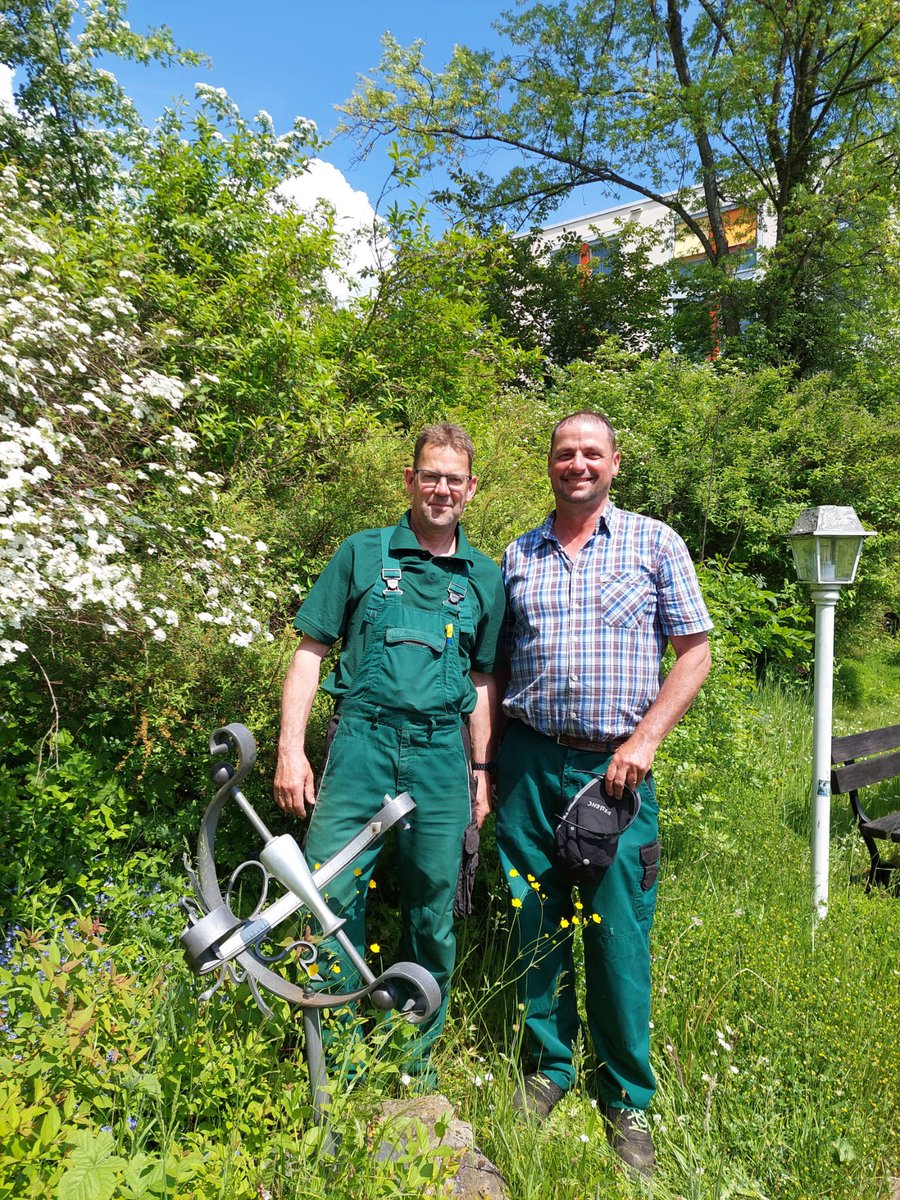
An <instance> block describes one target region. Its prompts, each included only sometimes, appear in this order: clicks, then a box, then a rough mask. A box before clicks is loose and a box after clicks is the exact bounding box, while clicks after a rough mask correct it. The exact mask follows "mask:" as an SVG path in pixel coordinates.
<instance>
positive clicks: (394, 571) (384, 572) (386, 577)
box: [381, 525, 403, 596]
mask: <svg viewBox="0 0 900 1200" xmlns="http://www.w3.org/2000/svg"><path fill="white" fill-rule="evenodd" d="M396 528H397V527H396V525H388V526H387V527H386V528H384V529H382V530H381V578H382V580H383V581H384V588H383V589H382V592H381V594H382V596H391V595H393V596H402V595H403V589H402V588H401V586H400V580H401V578H402V577H403V572H402V571H401V570H400V568H399V567H398V566H397V564H396V562H395V563H394V565H393V566H391V565H390V563H391V559H390V548H391V535H392V534H393V532H394V530H395V529H396Z"/></svg>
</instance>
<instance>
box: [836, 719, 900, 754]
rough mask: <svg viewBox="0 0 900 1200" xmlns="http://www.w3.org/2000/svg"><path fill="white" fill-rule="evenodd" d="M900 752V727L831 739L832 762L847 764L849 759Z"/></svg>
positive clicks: (892, 726) (888, 727)
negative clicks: (887, 751) (891, 751)
mask: <svg viewBox="0 0 900 1200" xmlns="http://www.w3.org/2000/svg"><path fill="white" fill-rule="evenodd" d="M886 750H900V725H886V726H885V727H884V729H870V730H868V732H867V733H851V734H848V736H847V737H836V738H832V739H831V761H832V762H833V763H845V762H846V761H847V759H848V758H865V757H866V755H868V754H883V753H884V752H885V751H886Z"/></svg>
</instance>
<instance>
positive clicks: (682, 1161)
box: [0, 651, 900, 1200]
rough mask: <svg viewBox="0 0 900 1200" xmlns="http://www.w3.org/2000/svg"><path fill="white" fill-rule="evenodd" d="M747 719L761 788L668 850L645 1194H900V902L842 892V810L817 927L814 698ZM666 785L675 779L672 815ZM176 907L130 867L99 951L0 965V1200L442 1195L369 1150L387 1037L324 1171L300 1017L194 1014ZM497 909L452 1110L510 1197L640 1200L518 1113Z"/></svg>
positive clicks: (48, 954) (881, 682) (465, 968)
mask: <svg viewBox="0 0 900 1200" xmlns="http://www.w3.org/2000/svg"><path fill="white" fill-rule="evenodd" d="M898 694H900V660H898V658H897V656H896V654H895V653H893V651H891V652H889V653H885V654H882V655H880V656H879V657H878V660H877V661H876V662H871V661H869V660H865V661H863V662H861V663H860V665H859V667H858V669H857V672H856V676H855V679H854V680H853V685H852V696H851V697H850V698H849V699H842V698H841V696H840V695H839V696H838V704H837V708H836V727H837V728H838V729H839V730H840V732H849V731H852V730H855V729H862V728H868V727H870V726H872V725H877V724H886V723H888V722H890V721H891V720H896V719H897V712H896V710H895V711H894V712H893V713H891V711H890V701H889V697H894V698H896V696H897V695H898ZM747 723H748V726H749V727H750V728H751V732H752V736H751V741H752V744H753V745H754V747H756V749H757V751H758V752H757V753H756V754H755V759H754V762H753V764H752V769H744V770H741V771H739V772H735V773H734V774H733V775H730V774H727V773H726V774H725V775H724V776H723V778H721V779H720V780H719V781H718V792H719V794H720V795H721V796H723V797H724V800H723V801H722V803H719V804H717V805H715V806H713V807H710V808H706V809H703V808H698V809H697V810H696V812H697V813H698V814H699V815H697V816H696V818H695V819H693V820H684V819H681V820H680V821H679V822H678V823H676V824H673V825H672V828H671V830H670V833H671V835H672V836H670V837H669V838H668V842H667V845H668V857H667V858H666V860H665V862H664V874H663V880H662V887H661V892H660V905H659V909H658V914H657V921H656V927H655V931H654V943H653V945H654V972H655V979H654V989H655V994H654V1029H653V1051H654V1062H655V1066H656V1069H657V1073H658V1078H659V1091H658V1094H657V1098H656V1102H655V1105H654V1109H653V1113H652V1123H653V1129H654V1134H655V1141H656V1145H657V1149H658V1158H659V1171H658V1175H657V1177H656V1179H655V1180H654V1183H653V1188H652V1194H653V1195H654V1196H657V1197H659V1198H660V1200H675V1198H684V1200H730V1198H732V1197H747V1198H756V1200H761V1198H766V1200H803V1198H806V1197H810V1198H812V1197H816V1198H818V1197H829V1198H831V1200H886V1198H887V1197H888V1196H889V1195H890V1186H891V1185H890V1180H891V1178H892V1176H896V1175H900V1156H898V1144H900V1121H898V1113H900V1072H898V1060H897V1048H896V1030H897V1029H898V1028H900V960H898V955H897V946H898V945H900V900H898V899H895V898H892V897H891V896H890V895H888V894H886V893H884V892H879V893H875V894H872V895H866V894H864V892H863V891H862V888H861V887H860V886H859V885H858V884H857V883H853V882H852V881H851V879H852V876H853V875H854V874H858V873H859V871H860V870H861V869H862V867H863V865H864V861H865V852H864V849H863V848H862V844H861V839H859V837H858V835H856V834H855V833H854V832H853V831H852V829H851V828H850V822H849V818H848V814H847V811H846V810H845V802H844V801H843V800H842V799H841V800H838V799H836V801H835V807H834V822H833V843H832V868H831V898H830V908H829V913H828V917H827V919H826V920H825V921H824V922H823V923H822V924H821V925H820V926H819V927H818V928H817V929H816V930H815V931H814V930H813V927H812V921H811V911H812V904H811V884H810V855H809V848H808V832H807V831H808V821H809V798H808V792H809V778H808V776H809V768H808V763H809V742H810V726H811V714H810V710H809V704H808V699H807V697H805V696H802V695H799V694H797V693H793V692H790V691H784V690H779V689H777V688H774V687H771V688H770V687H766V688H763V689H761V690H760V692H759V693H758V695H757V696H756V698H755V712H754V713H752V714H749V713H748V716H747ZM669 788H670V810H671V811H672V812H673V813H674V811H675V809H674V805H675V802H676V801H678V802H679V803H681V801H680V800H679V798H678V797H677V796H674V795H673V794H672V793H673V785H672V784H671V782H670V784H669ZM666 789H667V781H666V778H665V777H664V778H662V779H661V780H660V792H661V796H662V804H663V811H664V814H665V808H666V794H667V792H666ZM889 800H890V797H889V796H888V797H887V798H886V799H884V798H883V800H882V802H884V803H887V802H889ZM680 811H682V812H687V813H691V812H693V811H694V810H693V809H692V808H691V805H690V804H682V807H681V810H680ZM663 833H664V837H665V833H666V829H665V825H664V830H663ZM857 843H859V845H857ZM154 874H161V878H162V886H161V889H160V890H159V891H158V892H154V891H153V890H152V885H151V884H150V879H151V877H152V876H153V875H154ZM179 888H180V882H179V880H178V878H177V877H171V876H168V875H167V874H166V873H165V871H164V870H163V867H162V864H157V868H156V869H155V870H154V869H151V868H150V867H149V866H145V867H144V870H143V878H142V879H139V880H136V881H134V882H132V883H131V884H127V883H126V882H124V881H120V883H119V884H118V885H117V887H116V889H114V890H113V892H112V899H111V901H110V902H109V904H108V906H107V912H106V919H107V922H108V925H109V929H108V930H105V929H103V928H102V927H100V926H98V925H97V924H96V923H94V922H93V920H92V914H87V915H85V916H84V917H83V918H82V919H81V920H80V921H73V920H72V919H71V918H70V917H69V916H68V914H67V915H66V917H65V919H63V916H62V915H60V917H59V918H58V919H55V918H53V916H52V914H43V916H42V920H41V921H40V922H36V923H35V929H34V930H33V931H31V932H30V933H27V934H24V935H20V936H19V937H18V939H17V940H16V941H15V944H12V943H11V944H10V945H9V946H8V948H7V954H6V957H7V958H8V965H7V966H6V967H5V968H2V969H0V988H2V994H3V995H4V997H5V1000H4V1003H5V1005H6V1008H5V1010H4V1011H3V1012H2V1014H0V1015H2V1022H0V1024H2V1031H0V1035H2V1036H4V1037H5V1038H6V1042H5V1044H2V1043H0V1200H13V1198H15V1200H20V1198H24V1197H39V1198H42V1200H43V1198H45V1197H46V1198H47V1200H56V1198H57V1197H59V1200H67V1198H72V1197H76V1196H77V1197H81V1198H82V1200H111V1198H113V1197H115V1198H117V1200H118V1198H119V1197H121V1198H122V1200H139V1198H141V1197H156V1196H160V1197H163V1196H165V1197H171V1198H175V1197H177V1198H179V1200H188V1198H192V1200H212V1198H213V1197H222V1198H227V1200H242V1198H244V1197H247V1198H248V1200H249V1198H250V1197H258V1196H264V1195H266V1194H269V1195H270V1196H271V1197H273V1198H279V1200H300V1198H301V1197H303V1198H304V1200H315V1198H316V1197H320V1196H321V1197H323V1200H324V1198H325V1197H328V1198H329V1200H339V1198H342V1197H348V1198H350V1197H352V1198H353V1200H369V1198H370V1197H371V1198H372V1200H375V1198H379V1200H380V1198H381V1197H401V1196H410V1197H412V1196H420V1195H423V1194H426V1193H427V1192H428V1189H429V1188H430V1189H431V1194H441V1189H442V1186H443V1185H442V1182H441V1181H442V1180H444V1179H445V1178H446V1177H447V1176H448V1175H449V1174H450V1173H452V1166H453V1164H452V1161H449V1160H446V1159H442V1158H440V1157H435V1156H434V1155H429V1154H428V1153H427V1152H426V1151H425V1150H424V1149H423V1148H422V1146H421V1145H419V1146H417V1145H416V1143H415V1139H413V1143H412V1145H411V1148H410V1152H409V1153H408V1154H407V1155H406V1156H405V1159H403V1160H401V1161H399V1162H397V1163H394V1164H380V1163H377V1162H376V1161H375V1160H374V1157H373V1149H374V1147H375V1145H376V1144H377V1141H378V1134H377V1133H376V1132H375V1130H374V1127H373V1126H372V1124H371V1119H372V1115H373V1113H374V1111H375V1107H376V1105H377V1103H378V1101H379V1100H380V1099H381V1098H382V1096H383V1095H384V1094H385V1093H387V1094H394V1095H400V1094H403V1093H404V1091H405V1089H404V1086H403V1084H402V1082H401V1081H400V1066H399V1065H398V1064H399V1061H400V1060H399V1059H398V1058H397V1057H396V1054H394V1053H393V1052H392V1050H391V1045H390V1043H391V1037H390V1036H387V1035H386V1037H385V1041H386V1043H387V1044H386V1047H385V1050H384V1052H383V1053H382V1054H381V1055H380V1057H378V1058H377V1059H374V1058H373V1060H372V1062H371V1064H370V1068H369V1073H368V1075H367V1077H366V1079H365V1081H364V1082H363V1083H362V1084H359V1085H357V1086H356V1088H355V1089H354V1090H352V1091H351V1092H350V1093H349V1095H343V1094H340V1093H337V1092H336V1095H335V1101H334V1104H333V1108H332V1117H331V1119H332V1124H333V1127H334V1129H335V1130H336V1131H339V1132H340V1135H341V1144H340V1147H339V1150H338V1152H337V1154H336V1156H331V1155H329V1154H328V1153H326V1148H325V1147H324V1145H323V1143H322V1140H321V1133H320V1131H319V1130H317V1129H316V1128H315V1127H313V1126H312V1125H311V1121H310V1109H309V1105H308V1092H307V1086H306V1079H305V1076H304V1071H303V1064H302V1057H301V1054H300V1051H299V1048H298V1045H299V1038H298V1035H297V1021H296V1015H295V1014H294V1015H292V1014H290V1013H287V1012H279V1013H278V1014H277V1015H276V1018H275V1019H274V1020H273V1021H270V1022H268V1023H264V1022H262V1021H261V1020H260V1018H259V1016H258V1014H257V1013H256V1010H255V1008H254V1007H253V1006H252V1004H251V1003H250V1001H249V997H247V996H246V995H245V994H243V993H242V992H238V993H237V1001H236V1002H233V1000H232V999H229V998H226V999H224V1000H222V1001H221V1002H218V1001H213V1002H211V1003H210V1004H208V1005H206V1006H198V1002H197V994H198V992H199V990H200V988H199V986H198V985H197V983H196V981H195V980H194V979H193V978H192V977H191V976H189V975H188V973H187V971H186V969H185V968H184V965H183V963H182V961H181V958H180V955H179V954H178V952H177V949H176V948H175V946H174V939H175V937H176V935H177V932H178V930H179V929H180V925H181V917H180V914H179V912H178V911H177V909H175V908H172V907H170V906H171V905H172V903H173V900H174V898H175V895H176V894H177V891H178V889H179ZM493 891H494V897H493V903H492V904H491V906H490V909H489V911H487V912H485V913H483V914H482V915H481V916H480V917H478V918H475V919H473V920H472V921H470V922H469V923H468V924H467V925H466V927H465V928H464V929H463V930H462V934H461V941H460V950H461V955H460V957H461V968H460V972H459V979H458V983H457V986H456V990H455V993H454V998H453V1003H452V1012H451V1019H450V1022H449V1025H448V1030H447V1033H446V1035H445V1038H444V1040H443V1043H442V1045H441V1047H440V1051H439V1055H438V1067H439V1070H440V1076H441V1090H442V1091H443V1092H444V1094H445V1095H447V1096H448V1098H449V1099H450V1100H451V1101H452V1102H453V1103H454V1105H456V1106H457V1108H458V1109H459V1111H460V1113H461V1115H462V1116H463V1117H464V1118H465V1119H467V1120H469V1121H471V1122H472V1124H473V1126H474V1130H475V1135H476V1139H477V1142H478V1145H479V1147H480V1148H481V1150H482V1151H483V1152H484V1153H485V1154H487V1155H488V1157H489V1158H491V1159H492V1160H493V1161H494V1162H495V1163H496V1164H497V1166H498V1167H499V1169H500V1170H501V1172H502V1173H503V1175H504V1176H505V1177H506V1179H507V1181H508V1185H509V1194H510V1196H512V1197H515V1198H516V1200H547V1197H548V1196H552V1197H553V1200H588V1198H590V1197H600V1196H602V1197H609V1198H612V1200H616V1198H623V1200H625V1198H628V1197H631V1196H638V1195H643V1194H646V1193H645V1192H644V1191H643V1190H642V1189H641V1187H640V1186H639V1185H635V1184H632V1183H631V1182H630V1181H629V1180H628V1179H627V1178H626V1177H625V1176H624V1175H623V1174H622V1172H621V1171H620V1170H619V1168H618V1166H617V1164H616V1162H615V1161H614V1160H613V1158H612V1156H611V1154H610V1152H609V1151H608V1149H607V1147H606V1144H605V1139H604V1136H603V1130H602V1127H601V1121H600V1118H599V1115H598V1113H597V1111H596V1109H595V1107H594V1106H593V1105H592V1103H591V1100H590V1098H589V1096H588V1095H586V1094H585V1093H584V1092H583V1091H582V1089H581V1088H580V1087H576V1089H575V1090H574V1091H573V1092H572V1093H570V1094H569V1095H568V1096H567V1097H566V1098H565V1100H564V1101H563V1102H562V1103H561V1104H560V1105H559V1107H558V1108H557V1110H556V1111H555V1113H554V1114H553V1117H552V1118H551V1120H550V1121H549V1122H548V1123H547V1124H546V1125H545V1126H543V1127H534V1126H532V1125H529V1124H526V1123H523V1122H521V1121H520V1120H519V1119H517V1118H516V1117H515V1116H514V1114H513V1113H512V1112H511V1110H510V1104H509V1101H510V1097H511V1094H512V1090H513V1088H514V1086H515V1083H516V1081H517V1078H518V1077H519V1071H520V1069H521V1068H520V1066H519V1050H520V1046H519V1030H518V1016H519V1014H518V1010H517V1006H516V1000H515V995H514V989H513V987H512V984H511V980H512V972H513V966H512V964H511V963H510V962H509V961H508V954H507V945H508V932H507V920H508V917H509V915H510V911H511V910H510V909H509V908H508V901H507V898H506V896H505V891H504V888H503V885H502V884H501V883H500V882H499V881H496V883H495V885H494V886H493ZM379 940H383V941H385V942H386V941H387V939H386V938H379ZM586 1065H590V1064H589V1062H588V1063H587V1064H586Z"/></svg>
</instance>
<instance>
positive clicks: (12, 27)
mask: <svg viewBox="0 0 900 1200" xmlns="http://www.w3.org/2000/svg"><path fill="white" fill-rule="evenodd" d="M126 2H127V0H85V3H79V0H9V2H8V3H6V4H4V6H3V12H2V13H0V63H3V64H5V65H6V66H8V67H12V68H13V69H14V71H15V72H16V74H15V91H14V96H15V107H14V108H13V109H7V108H4V107H3V106H0V163H7V162H10V161H15V162H17V163H19V164H20V165H21V166H23V167H24V168H25V170H26V171H27V172H28V173H29V174H31V175H33V176H36V177H38V178H40V180H41V182H42V184H43V185H44V187H45V188H46V189H47V193H48V195H47V199H48V200H50V202H51V203H52V202H53V201H54V200H55V201H59V202H61V203H63V204H64V205H65V207H66V208H68V210H69V211H70V212H71V213H72V214H74V215H75V216H76V217H79V216H81V215H84V214H85V213H86V212H88V211H90V210H91V209H92V208H95V207H96V205H97V204H98V202H100V201H101V200H102V199H103V198H104V197H106V196H108V195H109V193H110V190H111V188H112V186H113V180H114V177H115V164H116V161H117V160H118V159H119V158H121V157H129V158H133V157H134V156H135V154H136V153H137V152H138V150H139V147H140V146H141V145H142V143H143V141H144V139H145V137H146V130H145V129H144V128H143V126H142V123H141V120H140V117H139V116H138V112H137V109H136V108H135V106H134V104H133V103H132V102H131V100H130V99H129V97H128V96H127V95H126V93H125V92H124V90H123V89H122V87H121V86H120V84H119V83H118V81H117V80H116V77H115V75H114V74H113V73H112V72H111V71H110V70H109V69H108V67H107V66H101V65H100V64H99V61H98V60H101V59H105V60H106V62H107V63H108V62H110V61H112V60H113V59H115V58H122V59H128V60H131V61H134V62H141V63H147V62H150V61H151V60H156V61H158V62H162V63H163V64H165V65H170V64H172V63H193V64H197V63H200V62H203V61H205V60H204V59H203V56H202V55H199V54H196V53H194V52H193V51H190V50H180V49H179V48H178V47H177V46H176V45H175V43H174V41H173V39H172V35H171V33H170V31H169V30H168V29H167V28H166V27H165V26H160V27H159V28H158V29H152V30H150V31H149V33H146V34H141V33H137V32H136V31H135V30H133V29H132V28H131V26H130V25H129V23H128V21H127V20H126V19H125V9H126Z"/></svg>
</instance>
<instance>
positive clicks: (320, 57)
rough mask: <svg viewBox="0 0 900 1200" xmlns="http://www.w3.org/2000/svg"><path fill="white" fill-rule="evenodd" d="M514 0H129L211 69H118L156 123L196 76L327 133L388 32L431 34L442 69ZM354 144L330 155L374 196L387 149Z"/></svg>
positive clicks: (576, 201)
mask: <svg viewBox="0 0 900 1200" xmlns="http://www.w3.org/2000/svg"><path fill="white" fill-rule="evenodd" d="M508 6H511V0H497V5H496V7H495V6H494V4H493V3H491V0H487V2H485V0H454V3H452V4H450V3H444V2H442V0H432V2H431V3H430V4H429V3H422V2H413V0H388V2H386V3H380V4H379V3H377V2H375V3H372V2H370V3H362V2H360V0H338V2H335V0H332V2H331V3H328V2H327V0H326V2H324V3H323V2H322V0H316V2H315V3H313V2H312V0H257V2H256V3H253V2H252V0H180V2H179V0H131V3H130V4H129V5H128V19H129V20H130V22H131V24H132V26H133V27H134V28H135V29H138V30H144V29H146V28H147V27H149V26H151V25H162V24H165V25H168V26H169V27H170V29H171V30H172V33H173V34H174V37H175V40H176V41H177V42H178V43H179V44H180V45H182V46H187V47H190V49H192V50H199V51H203V52H204V53H205V54H207V55H208V56H209V57H210V58H211V59H212V68H211V69H205V70H204V69H199V68H196V67H192V68H186V69H181V68H179V69H172V70H163V69H161V68H158V67H156V66H151V67H140V66H137V65H134V64H116V65H115V66H114V69H115V70H116V73H117V75H118V76H119V79H120V80H121V82H122V83H123V85H124V86H125V87H126V90H127V91H128V93H129V95H131V96H132V98H133V99H134V100H135V102H136V103H137V105H138V107H139V109H140V111H141V113H142V115H143V116H144V119H145V120H146V121H147V122H148V123H149V122H152V120H153V119H154V118H155V117H156V116H158V114H159V113H160V112H161V111H162V109H163V108H164V107H165V105H166V104H167V103H168V102H169V100H170V99H171V98H172V97H173V96H176V95H184V96H187V97H191V96H192V95H193V90H194V83H195V82H199V81H201V80H202V81H203V82H205V83H209V84H211V85H213V86H215V87H224V88H225V89H226V91H227V92H228V93H229V95H230V96H231V97H232V99H234V100H235V101H236V102H237V104H238V106H239V107H240V109H241V112H242V113H243V114H244V115H245V116H248V117H249V116H252V115H253V114H254V113H256V112H257V111H259V109H265V110H266V111H267V112H269V113H270V114H271V115H272V117H273V118H274V121H275V125H276V129H277V130H278V131H279V132H282V131H284V130H285V129H287V128H288V127H289V125H290V123H291V121H292V120H293V118H294V117H295V116H304V117H310V118H312V119H313V120H314V121H315V122H316V124H317V125H318V127H319V132H320V133H322V134H327V133H328V132H330V131H331V130H332V129H333V128H334V125H335V124H336V121H337V119H338V114H337V113H336V112H335V110H334V105H335V104H340V103H341V102H342V101H343V100H345V99H346V98H347V97H348V96H349V95H350V93H351V92H352V91H353V88H354V85H355V83H356V78H357V76H358V75H360V74H365V73H367V72H369V71H371V70H373V69H374V68H375V66H376V65H377V63H378V61H379V58H380V39H381V35H382V34H383V33H384V32H385V31H386V30H389V31H390V32H391V33H392V34H393V35H394V36H395V37H396V38H398V39H399V40H400V41H401V42H403V43H404V44H407V43H409V42H412V41H414V40H415V39H416V38H421V39H423V40H424V42H425V44H426V55H427V62H428V65H429V66H430V67H431V68H432V69H434V70H438V69H439V68H441V67H442V66H443V65H444V64H445V63H446V61H447V59H448V58H449V56H450V54H451V52H452V49H453V45H454V43H457V42H461V43H464V44H467V45H470V46H474V47H477V48H482V47H492V46H496V45H497V44H498V39H497V35H496V34H495V33H494V31H493V30H492V28H491V23H492V21H493V20H494V19H495V17H496V16H497V15H498V13H499V12H500V11H501V10H502V9H503V8H504V7H508ZM354 151H355V147H354V145H353V143H352V142H351V141H350V140H349V139H346V138H343V139H338V140H337V141H336V142H335V143H334V144H333V145H332V146H331V147H329V148H328V149H327V150H326V151H325V152H324V153H323V155H322V157H323V158H325V159H327V160H328V161H329V162H331V163H333V164H334V165H335V166H336V167H337V168H339V170H340V171H341V172H343V174H344V176H345V177H346V178H347V180H348V182H349V183H350V185H351V186H352V187H353V188H354V189H357V190H359V191H364V192H366V193H367V195H368V196H369V197H370V199H371V200H373V201H374V200H375V199H376V198H377V197H378V195H379V193H380V191H381V189H382V186H383V185H384V183H385V180H386V179H387V177H388V175H389V170H390V165H389V163H388V160H387V158H386V156H385V154H384V151H383V150H379V151H377V152H376V153H374V154H373V155H372V156H371V157H370V159H369V160H368V161H365V162H362V163H359V164H355V165H354V163H353V158H354ZM611 203H613V202H612V201H610V200H608V199H604V197H603V196H602V195H601V194H599V193H598V192H596V191H593V190H592V189H590V190H589V189H584V190H582V191H581V192H579V193H576V194H575V195H573V196H572V197H570V198H569V199H568V200H567V201H566V202H565V203H564V205H563V206H562V207H561V208H560V209H559V211H558V213H557V215H556V216H555V218H554V219H555V220H560V219H563V218H566V217H572V216H577V215H579V214H582V213H585V212H591V211H596V210H598V209H601V208H604V207H607V206H608V205H609V204H611Z"/></svg>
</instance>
